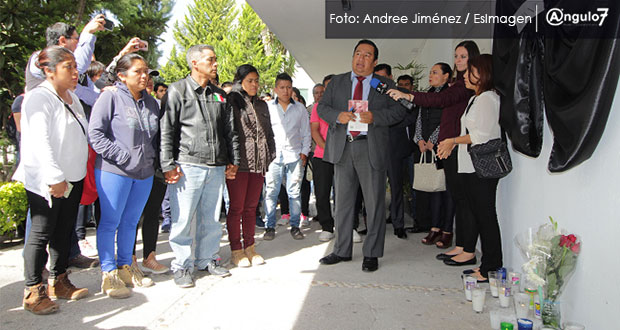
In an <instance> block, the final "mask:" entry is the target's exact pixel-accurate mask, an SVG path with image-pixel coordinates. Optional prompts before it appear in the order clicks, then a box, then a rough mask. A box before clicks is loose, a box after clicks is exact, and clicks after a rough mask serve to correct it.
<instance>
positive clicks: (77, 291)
mask: <svg viewBox="0 0 620 330" xmlns="http://www.w3.org/2000/svg"><path fill="white" fill-rule="evenodd" d="M67 275H69V274H68V272H66V273H63V274H60V275H58V277H56V278H55V279H53V278H50V279H48V280H47V294H48V295H49V296H50V298H55V299H69V300H78V299H82V298H84V297H86V296H88V289H86V288H76V287H75V286H74V285H73V284H72V283H71V281H69V277H67Z"/></svg>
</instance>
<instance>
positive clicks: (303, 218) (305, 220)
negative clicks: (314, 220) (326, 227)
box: [300, 214, 310, 227]
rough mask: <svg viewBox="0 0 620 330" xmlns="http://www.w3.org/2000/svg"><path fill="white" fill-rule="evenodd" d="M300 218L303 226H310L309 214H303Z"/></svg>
mask: <svg viewBox="0 0 620 330" xmlns="http://www.w3.org/2000/svg"><path fill="white" fill-rule="evenodd" d="M300 218H301V227H310V219H308V216H306V215H304V214H302V215H301V217H300Z"/></svg>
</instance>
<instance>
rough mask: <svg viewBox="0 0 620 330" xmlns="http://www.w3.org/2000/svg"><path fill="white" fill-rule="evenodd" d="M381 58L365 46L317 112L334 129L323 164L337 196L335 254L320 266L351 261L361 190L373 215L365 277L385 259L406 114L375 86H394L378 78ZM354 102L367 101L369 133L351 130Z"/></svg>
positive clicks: (364, 117) (365, 43)
mask: <svg viewBox="0 0 620 330" xmlns="http://www.w3.org/2000/svg"><path fill="white" fill-rule="evenodd" d="M378 56H379V50H378V48H377V46H376V45H375V44H374V43H373V42H372V41H370V40H360V41H359V42H358V43H357V45H356V46H355V50H354V52H353V61H352V68H353V71H352V72H347V73H343V74H340V75H337V76H334V78H333V79H332V81H331V83H330V84H329V85H328V86H327V89H326V90H325V94H324V95H323V98H322V99H321V101H320V102H319V105H318V107H317V111H318V114H319V117H321V119H323V120H325V122H327V123H328V124H329V131H328V133H327V141H326V146H325V153H324V155H323V160H325V161H327V162H330V163H333V164H334V186H335V191H336V242H335V244H334V251H333V252H332V253H331V254H329V255H328V256H326V257H323V258H322V259H321V260H320V262H321V263H322V264H327V265H331V264H335V263H338V262H340V261H349V260H351V256H352V252H353V251H352V250H353V238H352V234H353V220H354V217H355V216H357V215H356V214H354V211H353V210H354V208H355V198H356V195H357V189H358V187H360V186H361V188H362V192H363V194H364V201H365V204H366V211H367V214H368V223H367V227H368V234H367V236H366V239H365V240H364V245H363V247H362V251H363V253H364V261H363V263H362V270H363V271H375V270H377V268H378V267H379V264H378V258H379V257H382V256H383V246H384V241H385V181H386V169H387V159H388V148H386V146H387V145H388V143H389V141H388V139H389V126H390V125H393V124H396V123H398V122H400V121H401V120H402V119H403V118H404V117H405V115H406V113H407V110H406V109H405V108H403V107H402V106H400V105H399V104H398V103H396V102H394V101H393V100H392V99H390V98H389V97H387V96H385V95H381V94H379V93H378V92H377V91H376V90H375V89H373V88H372V87H371V86H370V81H371V80H372V79H373V78H377V79H379V80H381V81H382V82H384V83H386V84H388V86H390V87H392V86H394V83H393V82H391V81H388V80H387V79H385V78H383V77H380V76H377V75H374V74H373V69H374V67H375V66H376V65H377V58H378ZM392 88H393V87H392ZM351 99H353V100H366V101H368V111H367V112H362V113H361V114H360V115H359V117H360V122H362V123H367V124H368V131H361V132H360V131H350V130H349V129H348V123H349V122H350V121H352V120H355V118H356V116H355V115H354V114H353V113H351V112H350V111H348V101H349V100H351Z"/></svg>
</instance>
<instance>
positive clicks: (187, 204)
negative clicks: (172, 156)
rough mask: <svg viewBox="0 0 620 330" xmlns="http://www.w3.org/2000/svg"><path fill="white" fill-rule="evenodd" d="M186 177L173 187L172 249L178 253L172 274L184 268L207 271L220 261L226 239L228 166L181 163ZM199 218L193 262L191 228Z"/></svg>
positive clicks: (171, 186)
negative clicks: (224, 200) (224, 206)
mask: <svg viewBox="0 0 620 330" xmlns="http://www.w3.org/2000/svg"><path fill="white" fill-rule="evenodd" d="M180 166H181V170H182V171H183V176H181V179H180V180H179V182H177V183H175V184H172V185H169V186H168V189H169V193H170V211H171V215H172V226H171V227H170V237H169V241H170V247H171V248H172V252H173V253H174V260H173V261H172V264H171V269H172V271H177V270H180V269H188V270H190V271H193V270H194V265H196V266H197V267H198V269H204V268H206V267H207V265H208V264H209V263H210V262H211V261H212V260H215V259H217V258H219V256H218V252H219V250H220V239H221V238H222V225H221V224H220V222H219V219H220V211H221V206H222V194H223V193H222V190H223V189H224V182H225V175H224V170H225V166H215V167H207V166H198V165H190V164H181V165H180ZM194 216H196V252H195V260H192V242H193V239H192V237H191V236H190V229H191V227H192V218H193V217H194Z"/></svg>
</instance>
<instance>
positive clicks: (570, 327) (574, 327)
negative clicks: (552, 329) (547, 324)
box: [562, 322, 586, 330]
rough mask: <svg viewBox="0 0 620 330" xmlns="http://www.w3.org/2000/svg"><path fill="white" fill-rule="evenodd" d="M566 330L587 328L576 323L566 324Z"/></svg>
mask: <svg viewBox="0 0 620 330" xmlns="http://www.w3.org/2000/svg"><path fill="white" fill-rule="evenodd" d="M562 329H564V330H585V329H586V327H585V326H584V325H581V324H579V323H576V322H564V327H563V328H562Z"/></svg>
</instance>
